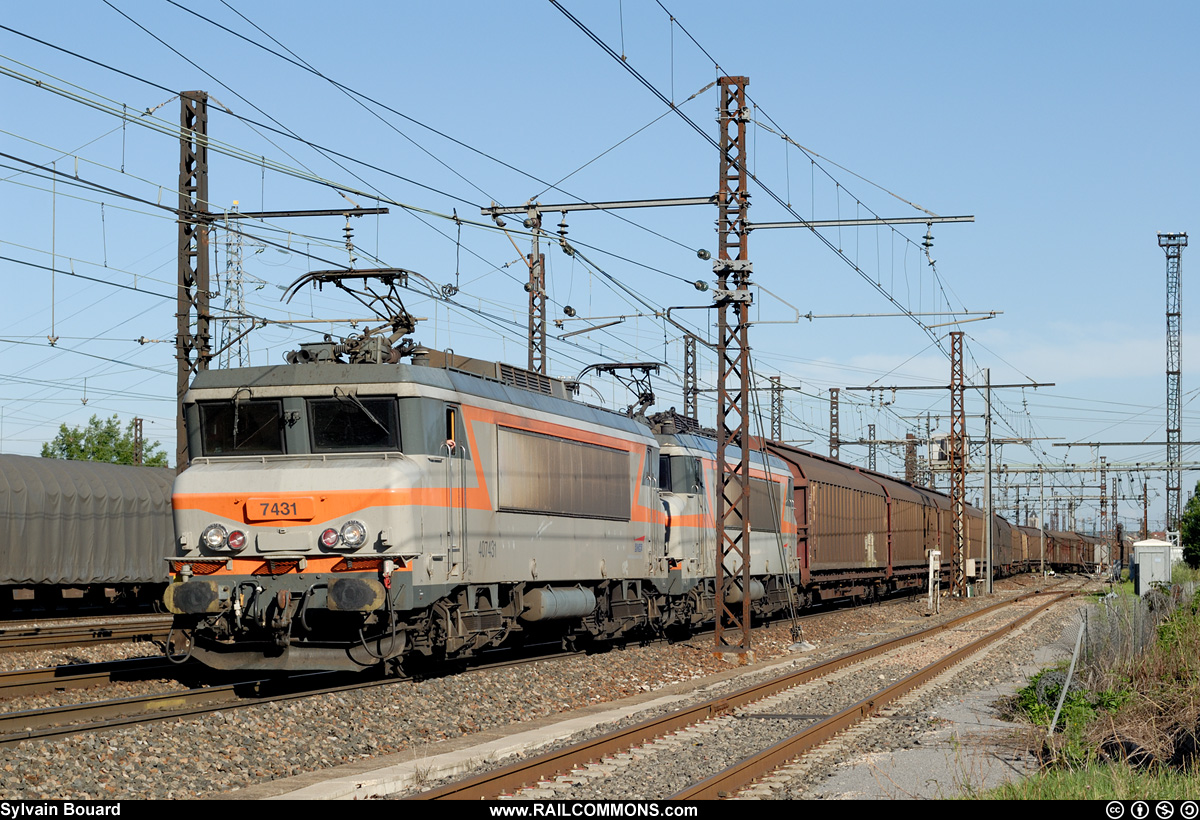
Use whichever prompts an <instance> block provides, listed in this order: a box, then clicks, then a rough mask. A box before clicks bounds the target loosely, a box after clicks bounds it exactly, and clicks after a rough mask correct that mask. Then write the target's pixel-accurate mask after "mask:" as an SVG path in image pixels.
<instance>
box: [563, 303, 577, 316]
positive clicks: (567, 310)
mask: <svg viewBox="0 0 1200 820" xmlns="http://www.w3.org/2000/svg"><path fill="white" fill-rule="evenodd" d="M563 313H565V314H566V315H567V316H574V315H575V308H573V307H571V306H570V305H567V306H566V307H564V308H563Z"/></svg>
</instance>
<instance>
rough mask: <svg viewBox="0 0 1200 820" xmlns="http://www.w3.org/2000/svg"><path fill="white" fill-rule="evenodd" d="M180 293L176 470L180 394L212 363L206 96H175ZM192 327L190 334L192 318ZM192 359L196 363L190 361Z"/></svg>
mask: <svg viewBox="0 0 1200 820" xmlns="http://www.w3.org/2000/svg"><path fill="white" fill-rule="evenodd" d="M179 104H180V112H179V215H178V220H179V259H178V266H179V293H178V298H177V301H176V310H175V317H176V333H175V357H176V359H177V361H178V367H177V369H176V377H177V378H176V383H175V393H176V399H177V403H178V407H177V408H176V420H175V469H176V471H180V470H183V468H184V467H186V466H187V463H188V449H187V428H186V427H185V426H184V423H183V394H184V393H186V392H187V389H188V384H189V383H190V381H191V377H192V376H194V375H195V374H196V373H199V372H200V371H202V370H208V365H209V361H210V360H211V359H212V340H211V338H210V336H209V322H210V321H211V318H212V317H211V316H210V314H209V308H208V290H209V276H208V271H209V266H208V219H207V215H208V94H207V93H206V92H204V91H184V92H183V93H182V94H180V95H179ZM193 316H195V318H196V323H195V329H194V330H193V325H192V317H193ZM193 354H195V355H194V358H193Z"/></svg>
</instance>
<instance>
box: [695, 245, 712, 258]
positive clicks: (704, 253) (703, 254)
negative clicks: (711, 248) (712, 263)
mask: <svg viewBox="0 0 1200 820" xmlns="http://www.w3.org/2000/svg"><path fill="white" fill-rule="evenodd" d="M696 256H698V257H700V258H701V259H705V260H708V259H712V254H711V253H709V252H708V251H706V250H704V248H700V249H699V250H698V251H696Z"/></svg>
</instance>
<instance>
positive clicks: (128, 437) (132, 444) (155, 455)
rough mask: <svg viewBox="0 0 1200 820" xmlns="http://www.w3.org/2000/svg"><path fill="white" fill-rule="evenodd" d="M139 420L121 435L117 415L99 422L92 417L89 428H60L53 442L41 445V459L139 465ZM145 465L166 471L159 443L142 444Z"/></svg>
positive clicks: (144, 442) (95, 417) (165, 458)
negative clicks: (135, 431)
mask: <svg viewBox="0 0 1200 820" xmlns="http://www.w3.org/2000/svg"><path fill="white" fill-rule="evenodd" d="M135 423H136V420H132V419H131V420H130V422H129V424H128V425H126V427H125V432H121V420H120V419H119V418H117V416H116V415H115V414H114V415H113V417H112V418H110V419H104V420H103V421H101V420H100V418H99V417H98V416H92V418H91V420H89V421H88V423H87V426H86V427H67V425H65V424H63V425H60V426H59V428H58V435H57V436H55V437H54V440H53V441H50V442H47V443H46V444H43V445H42V458H65V459H71V460H73V461H104V462H107V463H109V464H136V463H137V441H136V435H135V433H134V425H135ZM142 464H144V465H147V466H149V467H166V466H167V454H166V453H164V452H163V451H162V449H161V448H160V446H159V443H158V442H157V441H154V442H146V441H143V443H142Z"/></svg>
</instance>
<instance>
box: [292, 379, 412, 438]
mask: <svg viewBox="0 0 1200 820" xmlns="http://www.w3.org/2000/svg"><path fill="white" fill-rule="evenodd" d="M308 418H309V429H310V430H311V431H312V450H313V452H314V453H347V452H379V451H385V450H399V449H400V425H399V422H398V420H397V414H396V400H395V399H393V398H391V397H387V398H359V397H358V396H351V395H347V394H344V393H340V392H339V393H338V394H337V395H336V396H335V397H334V398H332V399H309V400H308Z"/></svg>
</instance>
